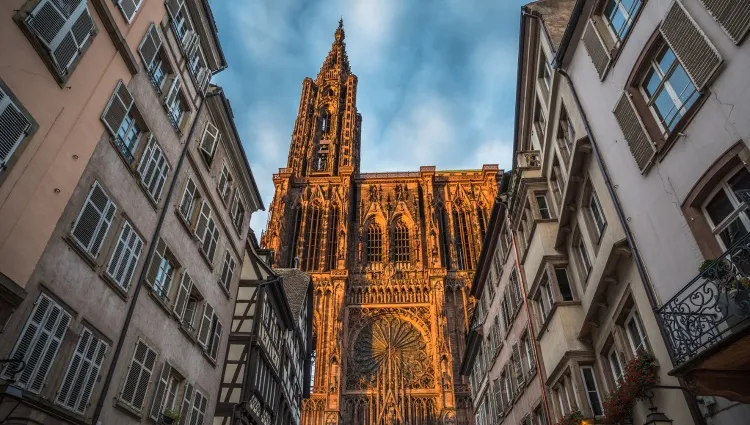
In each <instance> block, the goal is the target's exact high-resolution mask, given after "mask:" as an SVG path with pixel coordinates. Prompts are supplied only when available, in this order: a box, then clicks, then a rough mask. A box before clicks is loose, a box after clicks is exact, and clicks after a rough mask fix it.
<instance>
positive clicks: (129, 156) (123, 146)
mask: <svg viewBox="0 0 750 425" xmlns="http://www.w3.org/2000/svg"><path fill="white" fill-rule="evenodd" d="M115 145H117V147H118V148H119V149H120V152H121V153H122V156H124V157H125V160H127V161H128V163H130V164H132V163H133V161H135V155H133V151H131V150H130V144H129V143H127V142H125V140H123V139H122V137H120V136H119V135H117V136H115Z"/></svg>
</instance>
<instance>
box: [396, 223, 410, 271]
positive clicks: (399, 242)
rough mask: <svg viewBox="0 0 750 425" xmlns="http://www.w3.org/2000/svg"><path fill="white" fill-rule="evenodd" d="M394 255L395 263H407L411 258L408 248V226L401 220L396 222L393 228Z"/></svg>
mask: <svg viewBox="0 0 750 425" xmlns="http://www.w3.org/2000/svg"><path fill="white" fill-rule="evenodd" d="M393 248H394V257H395V260H396V262H397V263H408V262H409V261H410V260H411V258H410V257H411V255H410V249H409V227H407V226H406V223H404V221H403V220H399V221H398V223H396V227H394V229H393Z"/></svg>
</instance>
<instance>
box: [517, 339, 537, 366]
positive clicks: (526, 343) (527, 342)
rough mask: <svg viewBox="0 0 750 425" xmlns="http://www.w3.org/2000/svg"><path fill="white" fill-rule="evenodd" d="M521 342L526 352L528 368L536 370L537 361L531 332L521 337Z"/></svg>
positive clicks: (525, 357)
mask: <svg viewBox="0 0 750 425" xmlns="http://www.w3.org/2000/svg"><path fill="white" fill-rule="evenodd" d="M521 344H522V348H521V349H522V351H523V353H524V359H525V360H524V361H525V362H526V367H527V368H528V369H527V370H531V371H533V370H535V369H536V362H535V361H534V348H533V347H532V344H533V343H532V342H531V338H530V336H529V334H526V335H524V336H523V337H522V338H521Z"/></svg>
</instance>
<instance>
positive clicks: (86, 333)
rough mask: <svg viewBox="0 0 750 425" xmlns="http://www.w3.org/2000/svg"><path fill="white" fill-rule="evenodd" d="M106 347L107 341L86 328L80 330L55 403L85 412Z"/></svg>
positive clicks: (78, 411) (74, 410)
mask: <svg viewBox="0 0 750 425" xmlns="http://www.w3.org/2000/svg"><path fill="white" fill-rule="evenodd" d="M108 348H109V346H108V345H107V343H106V342H104V341H102V340H101V339H99V338H97V337H96V336H95V335H94V334H93V332H91V331H90V330H89V329H88V328H86V327H84V328H83V329H82V330H81V335H80V336H79V337H78V343H77V344H76V349H75V351H74V352H73V357H72V358H71V359H70V363H69V364H68V370H67V371H66V372H65V378H64V379H63V381H62V384H61V385H60V390H59V391H58V392H57V400H56V403H57V404H59V405H61V406H63V407H65V408H66V409H69V410H72V411H73V412H76V413H78V414H81V415H83V414H84V413H85V412H86V408H87V407H88V405H89V399H90V398H91V394H92V393H93V390H94V385H96V382H97V380H98V378H99V371H100V370H101V368H102V362H103V360H104V355H105V354H106V352H107V349H108Z"/></svg>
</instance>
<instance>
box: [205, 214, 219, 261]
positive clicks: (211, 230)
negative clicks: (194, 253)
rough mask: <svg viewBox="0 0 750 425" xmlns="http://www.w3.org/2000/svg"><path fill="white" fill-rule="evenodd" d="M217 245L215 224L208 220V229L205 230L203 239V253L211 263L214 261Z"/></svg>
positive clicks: (217, 230)
mask: <svg viewBox="0 0 750 425" xmlns="http://www.w3.org/2000/svg"><path fill="white" fill-rule="evenodd" d="M218 243H219V229H218V228H217V227H216V222H215V221H214V220H213V219H210V220H209V221H208V227H207V228H206V236H205V237H204V238H203V252H204V253H205V254H206V256H207V257H208V259H209V260H211V262H213V261H214V254H215V253H216V246H217V245H218Z"/></svg>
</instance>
